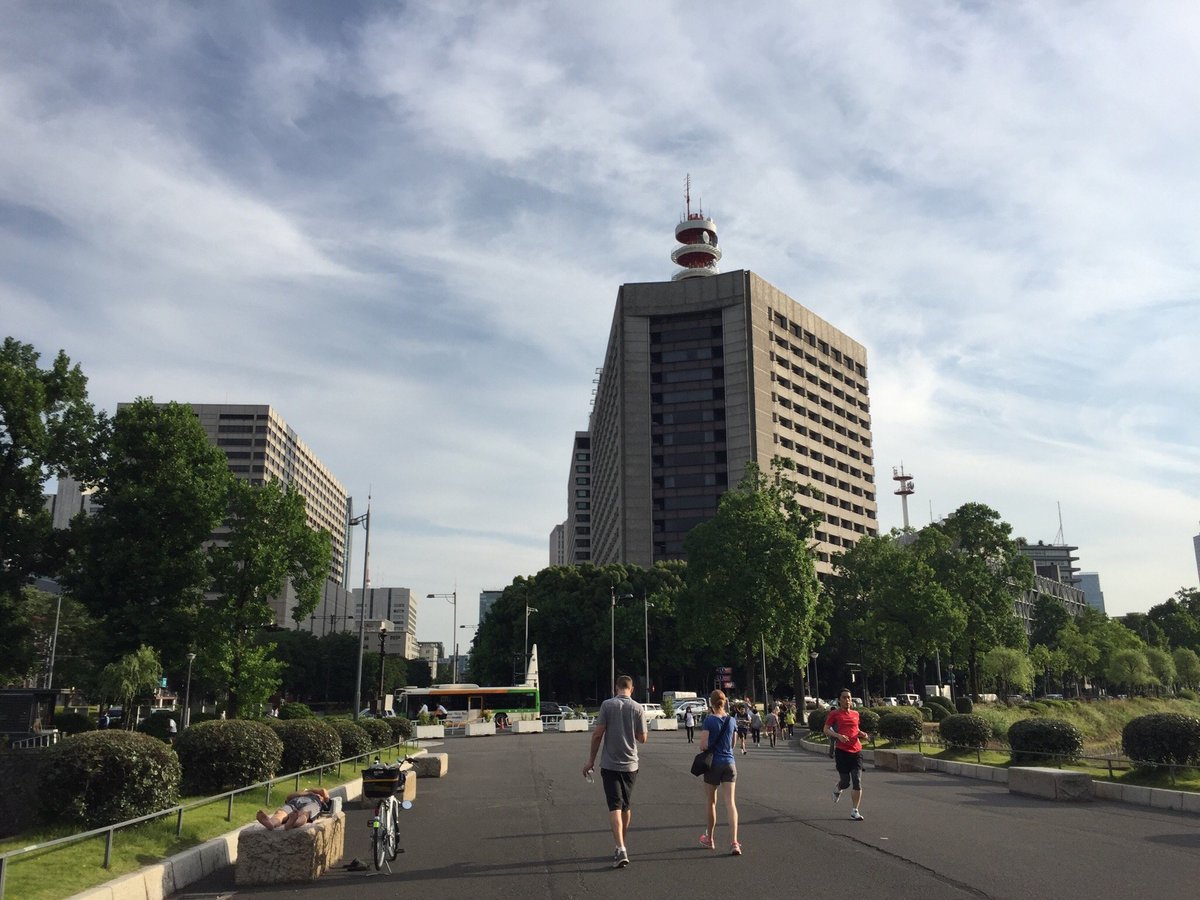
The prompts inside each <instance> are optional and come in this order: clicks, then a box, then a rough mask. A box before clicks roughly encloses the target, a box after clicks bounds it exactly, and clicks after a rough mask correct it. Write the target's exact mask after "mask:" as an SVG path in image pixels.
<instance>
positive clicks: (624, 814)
mask: <svg viewBox="0 0 1200 900" xmlns="http://www.w3.org/2000/svg"><path fill="white" fill-rule="evenodd" d="M615 687H616V694H615V696H613V697H610V698H609V699H608V700H605V701H604V702H603V703H602V704H600V713H599V715H597V716H596V728H595V730H594V731H593V732H592V743H591V752H590V754H589V755H588V761H587V765H585V766H584V767H583V774H584V777H585V778H586V777H588V775H590V773H591V772H592V770H593V769H594V768H595V765H596V754H597V753H599V754H600V780H601V781H602V782H603V784H604V799H605V801H606V802H607V803H608V823H609V826H610V827H611V828H612V834H613V841H614V842H615V843H616V847H615V848H614V849H613V868H614V869H623V868H624V867H625V866H627V865H629V851H628V849H627V848H626V847H625V835H626V833H627V832H628V831H629V823H630V820H631V819H632V817H633V809H632V806H631V801H632V798H633V784H634V781H635V780H636V779H637V773H638V750H637V745H638V744H644V743H646V737H647V735H648V733H649V730H648V729H647V727H646V711H645V710H644V709H643V708H642V705H641V704H640V703H638V702H637V701H636V700H634V699H633V697H632V694H633V679H632V678H630V677H629V676H628V675H621V676H620V677H618V678H617V683H616V685H615Z"/></svg>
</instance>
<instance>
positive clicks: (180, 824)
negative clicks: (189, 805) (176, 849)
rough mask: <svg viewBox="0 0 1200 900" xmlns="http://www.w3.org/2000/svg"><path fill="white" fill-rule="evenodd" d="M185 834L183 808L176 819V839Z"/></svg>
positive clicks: (180, 808)
mask: <svg viewBox="0 0 1200 900" xmlns="http://www.w3.org/2000/svg"><path fill="white" fill-rule="evenodd" d="M181 834H183V807H182V806H181V807H179V816H178V817H177V818H176V819H175V837H179V836H180V835H181Z"/></svg>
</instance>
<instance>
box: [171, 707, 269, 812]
mask: <svg viewBox="0 0 1200 900" xmlns="http://www.w3.org/2000/svg"><path fill="white" fill-rule="evenodd" d="M175 752H176V753H178V754H179V762H180V763H181V764H182V765H183V788H184V790H185V791H187V792H188V793H190V794H204V795H209V794H220V793H222V792H224V791H228V790H232V789H234V788H240V787H245V786H246V785H250V784H257V783H258V782H260V781H266V780H268V779H270V778H274V777H275V775H276V774H277V773H278V772H279V765H280V762H281V761H282V759H283V741H281V740H280V739H279V737H278V736H277V735H276V734H275V732H274V730H273V729H272V728H271V727H270V726H269V725H267V724H265V723H263V722H254V721H246V720H244V719H230V720H224V719H215V720H213V721H211V722H197V723H194V724H192V725H191V726H189V727H188V728H187V730H185V731H184V732H183V733H182V734H181V735H179V737H178V738H177V739H176V740H175Z"/></svg>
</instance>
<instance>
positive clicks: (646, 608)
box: [613, 588, 650, 703]
mask: <svg viewBox="0 0 1200 900" xmlns="http://www.w3.org/2000/svg"><path fill="white" fill-rule="evenodd" d="M642 618H643V619H644V624H645V626H646V702H647V703H649V702H650V601H649V600H648V599H647V598H646V589H645V588H642ZM613 681H614V682H615V681H616V679H615V678H614V679H613Z"/></svg>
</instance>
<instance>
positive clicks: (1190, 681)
mask: <svg viewBox="0 0 1200 900" xmlns="http://www.w3.org/2000/svg"><path fill="white" fill-rule="evenodd" d="M1171 661H1172V662H1173V663H1175V678H1176V680H1177V681H1178V683H1179V684H1180V686H1182V687H1188V688H1193V689H1194V688H1195V687H1196V686H1197V685H1200V656H1197V655H1196V651H1195V650H1193V649H1191V648H1190V647H1177V648H1176V649H1175V652H1174V653H1172V654H1171Z"/></svg>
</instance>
